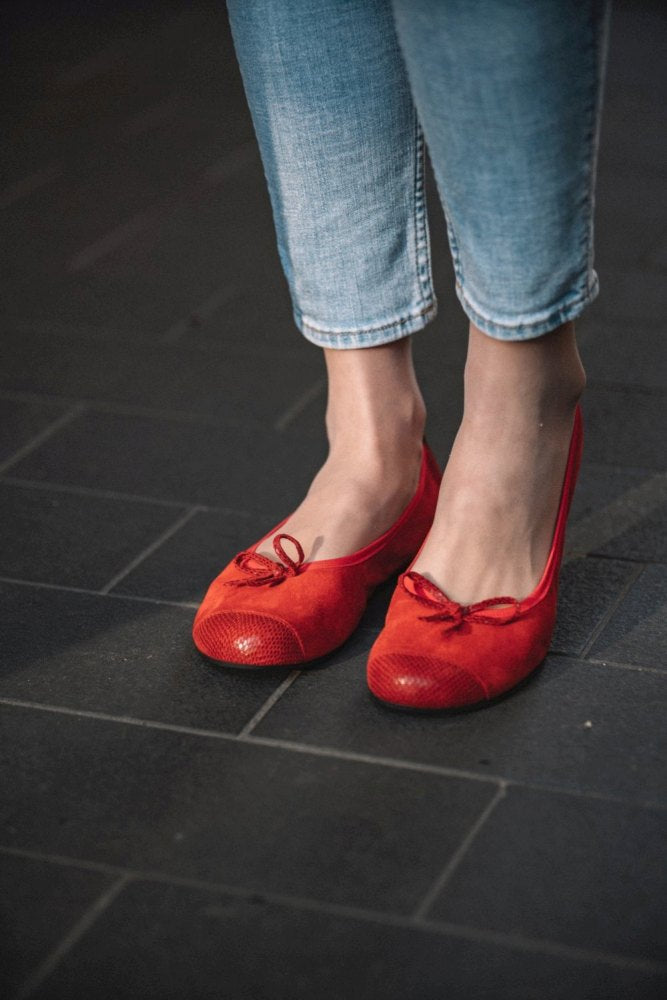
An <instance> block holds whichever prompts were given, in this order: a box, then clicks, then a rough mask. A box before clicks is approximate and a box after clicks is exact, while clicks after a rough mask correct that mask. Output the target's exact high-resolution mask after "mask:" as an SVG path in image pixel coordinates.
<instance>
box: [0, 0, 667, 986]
mask: <svg viewBox="0 0 667 1000" xmlns="http://www.w3.org/2000/svg"><path fill="white" fill-rule="evenodd" d="M2 21H3V42H2V44H3V58H2V68H1V70H0V76H1V77H2V93H3V101H2V107H1V109H0V115H1V118H2V136H3V142H2V146H3V149H2V163H3V171H2V182H1V184H0V220H1V221H0V225H1V227H2V247H3V253H2V263H1V267H2V302H1V306H0V323H1V324H2V360H1V364H0V591H1V593H2V599H3V640H2V656H1V663H2V667H1V670H0V715H1V716H2V722H1V723H0V727H1V733H2V749H1V750H0V772H1V773H0V784H1V785H2V788H3V793H2V797H1V805H0V810H1V811H0V821H1V822H0V826H1V829H0V885H1V886H2V889H3V891H2V902H1V904H0V910H1V913H2V916H1V920H2V925H1V934H0V952H1V953H2V959H1V960H0V979H1V978H4V981H5V989H6V991H8V992H6V995H15V996H21V997H27V996H38V997H65V996H67V997H76V996H86V997H90V996H94V997H96V998H97V997H114V998H115V1000H117V998H120V997H128V998H129V997H133V998H134V997H137V996H141V997H156V998H157V997H160V998H161V997H172V996H173V997H179V998H182V997H188V998H192V997H222V996H224V997H246V996H247V997H252V998H253V1000H256V998H267V1000H268V998H271V1000H275V998H279V997H280V998H282V997H284V998H286V1000H287V998H289V1000H295V998H301V997H304V998H305V997H309V998H310V997H318V998H319V997H331V998H336V1000H338V998H340V997H341V996H348V997H351V998H352V997H354V998H367V997H368V998H375V997H381V998H382V1000H390V998H393V997H397V998H398V997H401V998H405V997H410V998H413V997H414V998H415V1000H427V998H441V997H443V996H452V997H465V998H466V1000H467V998H477V997H485V998H487V997H488V998H489V1000H503V998H508V1000H510V998H511V1000H515V998H532V997H539V998H540V1000H549V998H561V997H563V998H564V997H568V998H570V1000H571V998H579V997H581V998H584V997H585V998H589V997H595V998H597V997H600V998H604V1000H609V998H613V997H624V998H625V997H632V998H633V1000H634V998H645V997H657V996H662V995H664V988H665V971H666V969H667V963H666V960H665V953H664V942H665V939H666V935H665V927H664V921H663V920H662V909H661V908H662V906H663V900H664V879H665V870H664V842H665V841H664V834H665V812H664V808H665V794H664V793H665V784H664V773H663V771H662V766H663V763H664V746H661V737H663V734H664V718H665V714H664V701H665V690H666V683H667V682H666V678H665V669H666V667H665V655H664V654H665V645H666V628H665V615H664V605H665V593H666V589H667V574H666V569H665V563H666V562H667V547H666V532H665V524H666V520H667V519H666V517H665V509H666V507H667V475H666V474H665V462H664V459H665V422H664V414H665V405H664V403H665V388H666V377H665V353H664V333H665V329H664V324H665V309H664V299H665V267H666V263H667V258H666V252H667V219H666V215H665V173H666V167H667V131H666V130H665V121H664V113H663V109H664V95H665V79H664V64H665V58H664V53H665V50H666V49H665V42H666V41H667V21H666V18H665V14H664V13H663V5H661V4H658V3H655V4H650V3H630V2H625V3H617V4H616V6H615V11H614V16H613V19H612V39H611V52H610V64H609V78H608V88H607V100H606V106H605V111H604V116H603V127H602V143H601V150H600V169H599V185H598V208H597V216H596V221H597V266H598V271H599V275H600V280H601V287H602V291H601V295H600V297H599V299H598V301H597V302H596V303H595V304H594V305H593V306H592V307H591V308H590V309H589V310H588V312H587V313H586V315H585V316H584V317H583V318H582V321H581V323H580V324H579V332H580V341H581V349H582V353H583V356H584V360H585V363H586V367H587V370H588V375H589V388H588V390H587V393H586V399H585V406H584V411H585V423H586V454H585V462H584V466H583V469H582V474H581V478H580V484H579V487H578V490H577V496H576V499H575V507H574V510H573V514H572V517H571V523H570V528H569V533H568V537H569V557H568V560H567V562H566V564H565V566H564V569H563V575H562V594H561V602H560V611H559V623H558V627H557V631H556V636H555V638H554V644H553V652H552V654H551V655H550V657H549V658H548V660H547V662H546V664H545V666H544V667H543V668H542V669H541V670H540V671H538V673H537V674H536V675H535V677H534V679H533V680H532V681H531V683H530V684H529V685H527V686H526V687H525V688H524V689H522V690H521V691H519V692H517V693H516V694H515V695H514V696H512V697H511V698H508V699H507V700H506V701H504V702H502V703H501V704H499V705H497V706H495V707H493V708H492V709H488V710H482V711H478V712H474V713H467V714H460V715H454V716H451V715H450V716H446V717H439V718H438V717H436V718H432V717H422V716H412V715H398V714H394V713H391V712H389V711H387V710H385V709H383V708H382V707H381V706H379V705H377V704H375V703H374V702H373V701H371V699H370V697H369V695H368V693H367V691H366V689H365V682H364V663H365V657H366V654H367V652H368V649H369V648H370V645H371V643H372V641H373V639H374V637H375V635H376V634H377V630H378V629H379V628H380V627H381V624H382V619H383V615H384V611H385V609H386V605H387V601H388V597H389V595H390V593H391V584H389V585H388V586H386V587H385V588H383V589H382V591H381V592H380V593H378V594H377V595H376V597H375V598H374V599H373V601H372V603H371V605H370V607H369V610H368V612H367V614H366V616H365V618H364V621H363V623H362V628H361V629H360V630H359V631H358V633H357V634H356V635H355V636H354V637H353V639H352V640H350V642H349V643H347V644H346V645H345V646H344V647H343V648H342V649H341V650H339V651H338V652H337V653H336V654H333V655H332V656H331V657H329V658H328V659H327V660H326V661H325V662H324V663H323V664H321V665H319V666H318V667H317V668H315V669H311V670H305V671H303V672H299V671H294V672H289V671H280V670H262V671H261V672H260V673H258V674H255V673H252V672H251V673H249V672H231V671H229V672H228V671H225V670H221V669H213V668H212V667H209V666H206V665H205V664H203V663H202V662H201V660H200V659H199V658H198V656H197V654H196V652H195V651H194V650H193V648H192V644H191V640H190V634H189V632H190V625H191V621H192V616H193V614H194V609H195V608H196V606H197V603H198V601H199V600H200V599H201V596H202V594H203V591H204V589H205V587H206V585H207V584H208V582H209V580H210V579H211V578H212V576H213V575H214V574H215V573H217V572H218V571H219V569H220V568H221V567H222V566H223V565H224V564H225V563H226V561H227V560H228V559H229V558H230V557H231V556H232V555H233V554H234V553H235V552H236V551H238V550H239V549H240V548H242V547H245V546H246V545H247V544H250V543H251V542H253V541H254V540H256V538H257V537H258V536H259V534H260V533H264V532H265V531H266V530H267V528H268V527H269V526H270V524H271V523H275V522H276V521H277V520H278V519H279V518H281V517H283V516H285V514H286V513H287V512H288V511H289V510H290V509H292V508H293V507H294V506H295V505H296V503H297V502H298V500H299V498H300V496H301V495H302V493H303V491H304V489H305V488H306V487H307V485H308V483H309V481H310V479H311V477H312V475H313V472H314V471H315V470H316V468H317V466H318V463H319V462H320V461H321V460H322V458H323V456H324V453H325V440H324V433H323V426H322V415H323V410H324V402H325V400H324V381H323V376H324V369H323V364H322V358H321V353H320V351H319V349H318V348H316V347H313V346H312V345H310V344H308V343H306V342H305V341H304V340H303V339H302V338H301V337H300V336H299V334H298V333H297V331H296V329H295V327H294V325H293V322H292V318H291V306H290V302H289V297H288V294H287V288H286V284H285V281H284V279H283V276H282V273H281V271H280V267H279V263H278V257H277V253H276V249H275V244H274V235H273V225H272V220H271V215H270V209H269V203H268V197H267V193H266V189H265V185H264V180H263V173H262V167H261V162H260V160H259V157H258V154H257V149H256V146H255V142H254V137H253V131H252V125H251V122H250V118H249V115H248V112H247V108H246V105H245V100H244V97H243V91H242V87H241V83H240V78H239V73H238V69H237V66H236V62H235V59H234V55H233V49H232V45H231V41H230V37H229V32H228V27H227V22H226V15H225V9H224V5H223V4H213V3H208V4H205V3H194V4H185V3H175V2H173V3H157V2H152V3H146V4H141V5H136V4H130V3H126V4H121V3H113V4H112V3H105V4H87V5H83V4H74V3H72V4H63V3H57V4H46V3H44V4H41V5H36V4H30V5H19V4H17V3H12V4H9V5H4V7H3V14H2ZM429 214H430V218H431V234H432V244H433V255H434V268H435V277H436V284H437V289H438V295H439V301H440V313H439V315H438V318H437V319H436V321H435V322H434V323H433V324H432V325H431V326H430V327H429V328H428V330H425V331H423V332H421V333H419V334H417V335H416V336H415V338H414V344H415V353H416V361H417V366H418V371H419V375H420V380H421V382H422V386H423V390H424V394H425V396H426V399H427V404H428V407H429V424H428V434H429V439H430V441H431V443H432V445H433V446H434V448H435V450H436V452H437V454H438V456H439V458H440V459H441V461H444V459H445V458H446V455H447V451H448V447H449V445H450V443H451V440H452V438H453V435H454V433H455V431H456V426H457V421H458V418H459V414H460V408H461V365H462V361H463V356H464V351H465V336H466V320H465V317H464V316H463V314H462V312H461V310H460V308H459V306H458V303H457V301H456V298H455V295H454V292H453V279H452V274H451V267H450V263H449V256H448V251H447V248H446V244H445V238H444V224H443V221H442V217H441V212H440V209H439V206H438V204H437V198H436V196H435V191H434V186H433V183H432V179H431V178H430V177H429ZM663 743H664V737H663ZM12 991H13V992H12Z"/></svg>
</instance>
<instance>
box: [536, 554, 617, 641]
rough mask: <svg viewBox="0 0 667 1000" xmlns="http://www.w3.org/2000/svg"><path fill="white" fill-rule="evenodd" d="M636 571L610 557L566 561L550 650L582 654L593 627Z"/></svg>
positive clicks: (562, 571)
mask: <svg viewBox="0 0 667 1000" xmlns="http://www.w3.org/2000/svg"><path fill="white" fill-rule="evenodd" d="M635 573H636V567H635V566H633V565H632V564H629V563H623V562H615V561H614V560H612V559H594V558H590V557H589V558H587V559H574V560H572V561H571V562H568V563H566V564H565V565H564V566H563V568H562V570H561V575H560V580H559V583H558V618H557V620H556V629H555V632H554V637H553V640H552V643H551V649H552V651H554V652H558V653H567V654H569V655H570V656H576V655H578V654H580V653H582V652H583V651H584V649H585V647H586V645H587V643H588V641H589V640H590V638H591V636H592V634H593V631H594V629H595V627H596V626H597V625H598V624H599V623H600V622H601V621H602V618H603V616H604V615H605V613H606V612H607V611H608V609H609V608H610V607H611V606H612V604H613V602H614V601H615V600H616V599H617V598H618V595H619V593H620V592H621V591H622V589H623V587H624V586H625V585H626V584H627V583H628V582H629V581H630V579H631V578H632V576H633V575H634V574H635Z"/></svg>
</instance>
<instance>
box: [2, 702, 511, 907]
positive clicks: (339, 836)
mask: <svg viewBox="0 0 667 1000" xmlns="http://www.w3.org/2000/svg"><path fill="white" fill-rule="evenodd" d="M0 714H2V716H3V724H2V739H3V743H4V750H3V756H2V761H3V762H4V763H3V765H2V770H3V784H4V786H5V788H6V789H7V792H6V801H7V808H8V809H9V810H10V815H11V816H12V825H11V828H9V829H8V830H7V831H6V834H5V839H6V846H8V847H11V846H14V845H17V844H18V845H20V846H21V847H22V848H24V849H32V850H36V851H45V850H48V851H50V852H51V853H53V854H61V855H66V856H68V857H78V858H86V859H88V860H91V861H98V862H107V863H111V864H117V865H122V866H124V867H129V868H133V869H135V870H136V869H139V870H151V871H159V872H162V873H164V874H166V875H171V876H184V877H188V878H196V879H203V880H207V881H213V882H223V883H226V884H228V885H232V886H235V887H238V888H243V889H247V890H252V891H258V892H262V891H265V892H279V893H284V894H289V895H296V896H300V897H309V898H313V899H319V900H326V901H330V902H333V903H341V904H347V905H352V906H361V907H364V908H369V909H377V910H387V911H392V912H396V913H403V914H406V913H407V914H409V913H411V912H412V910H413V909H414V908H415V907H416V906H417V904H418V903H419V902H420V900H421V899H422V897H423V896H424V894H425V893H426V892H427V891H428V889H429V887H430V886H431V884H432V883H433V881H434V880H435V878H436V877H437V876H438V875H439V874H440V872H441V871H442V869H443V867H444V866H445V864H447V862H448V860H449V858H450V857H451V856H452V854H453V853H454V851H455V850H456V849H457V847H458V845H459V844H460V842H461V841H462V839H463V838H464V836H465V835H466V834H467V833H468V831H469V830H470V828H471V826H472V825H473V823H474V822H475V821H476V820H477V818H478V817H479V816H480V814H481V813H482V811H483V809H484V808H485V807H486V806H487V804H488V803H489V802H490V801H491V799H492V797H493V795H494V794H495V785H494V784H493V783H489V782H485V781H472V780H466V779H460V778H452V777H446V776H443V775H438V774H426V773H417V772H414V771H410V770H403V769H399V768H394V767H378V766H376V765H374V764H366V763H360V762H356V761H348V760H341V759H333V758H331V757H323V756H316V755H312V754H304V753H294V752H291V751H288V750H280V749H277V748H273V747H271V748H267V747H263V746H257V745H252V744H249V743H243V742H240V741H229V740H219V739H203V738H202V737H201V736H192V735H189V734H184V733H177V732H169V731H164V730H161V731H158V730H155V729H151V730H148V729H146V728H144V727H138V726H130V725H125V726H121V725H119V724H118V723H115V722H103V721H101V720H99V719H90V718H80V717H79V718H73V717H71V716H70V717H68V716H63V715H58V714H54V713H50V712H44V711H35V710H28V709H19V708H17V707H15V706H12V707H11V708H6V707H4V708H3V709H2V710H1V712H0Z"/></svg>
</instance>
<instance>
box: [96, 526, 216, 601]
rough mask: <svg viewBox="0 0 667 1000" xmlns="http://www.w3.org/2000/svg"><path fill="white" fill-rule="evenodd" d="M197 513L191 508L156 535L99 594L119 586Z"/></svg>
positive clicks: (106, 592)
mask: <svg viewBox="0 0 667 1000" xmlns="http://www.w3.org/2000/svg"><path fill="white" fill-rule="evenodd" d="M198 513H199V508H198V507H191V508H190V510H186V512H185V513H184V514H181V516H180V517H179V518H178V519H177V520H176V521H174V523H173V524H172V525H171V527H169V528H167V529H166V531H163V532H162V534H161V535H158V537H157V538H156V539H155V541H154V542H151V544H150V545H147V546H146V548H145V549H143V551H142V552H140V553H139V555H138V556H136V557H135V558H134V559H133V560H132V561H131V562H130V563H128V565H127V566H125V568H124V569H122V570H121V571H120V572H119V573H116V575H115V576H114V577H112V578H111V580H110V581H109V583H107V584H105V585H104V587H101V588H100V590H99V593H100V594H105V595H106V594H108V593H109V591H110V590H113V588H114V587H115V586H116V585H117V584H119V583H120V581H121V580H124V579H125V577H126V576H129V574H130V573H131V572H132V570H134V569H136V568H137V566H139V565H140V564H141V563H142V562H143V561H144V559H147V558H148V556H151V555H152V554H153V553H154V552H156V551H157V550H158V549H159V548H160V546H161V545H162V544H164V542H166V541H168V539H170V538H171V537H172V535H175V534H176V532H177V531H178V530H179V529H180V528H182V527H183V525H185V524H187V523H188V521H190V520H192V518H193V516H194V515H195V514H198Z"/></svg>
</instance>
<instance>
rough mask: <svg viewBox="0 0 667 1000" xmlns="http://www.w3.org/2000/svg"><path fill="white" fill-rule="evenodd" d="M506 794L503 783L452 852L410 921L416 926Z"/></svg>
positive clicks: (423, 918) (424, 917)
mask: <svg viewBox="0 0 667 1000" xmlns="http://www.w3.org/2000/svg"><path fill="white" fill-rule="evenodd" d="M506 794H507V784H506V783H505V782H503V784H501V786H500V787H499V788H498V790H497V791H496V794H495V795H494V796H493V798H492V799H491V801H490V802H488V803H487V804H486V807H485V808H484V809H483V810H482V812H481V813H480V815H479V816H478V817H477V820H476V822H475V823H473V825H472V827H471V828H470V830H469V831H468V834H467V836H465V837H464V838H463V840H462V841H461V843H460V844H459V846H458V848H457V849H456V850H455V851H454V853H453V854H452V856H451V858H450V859H449V861H448V862H447V864H446V865H445V867H444V868H443V870H442V872H441V873H440V875H439V876H438V878H437V879H436V880H435V882H434V883H433V885H432V886H431V888H430V889H429V890H428V892H427V893H426V895H425V896H424V898H423V899H422V901H421V903H420V904H419V906H418V907H417V909H416V910H415V912H414V913H413V915H412V919H413V921H414V922H415V923H416V924H419V923H422V922H423V921H424V920H425V919H426V914H427V913H428V911H429V910H430V908H431V906H432V905H433V903H434V902H435V900H436V898H437V897H438V896H439V895H440V893H441V892H442V890H443V889H444V887H445V886H446V884H447V882H448V881H449V879H450V878H451V877H452V875H453V874H454V872H455V871H456V869H457V868H458V866H459V865H460V863H461V861H462V860H463V858H464V856H465V854H466V853H467V851H468V848H469V847H470V845H471V844H472V842H473V840H474V839H475V837H476V836H477V834H478V833H479V831H480V830H481V829H482V827H483V826H484V824H485V823H486V821H487V819H488V818H489V816H490V815H491V813H492V812H493V810H494V809H495V808H496V806H497V805H498V803H499V802H500V800H501V799H504V798H505V795H506Z"/></svg>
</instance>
